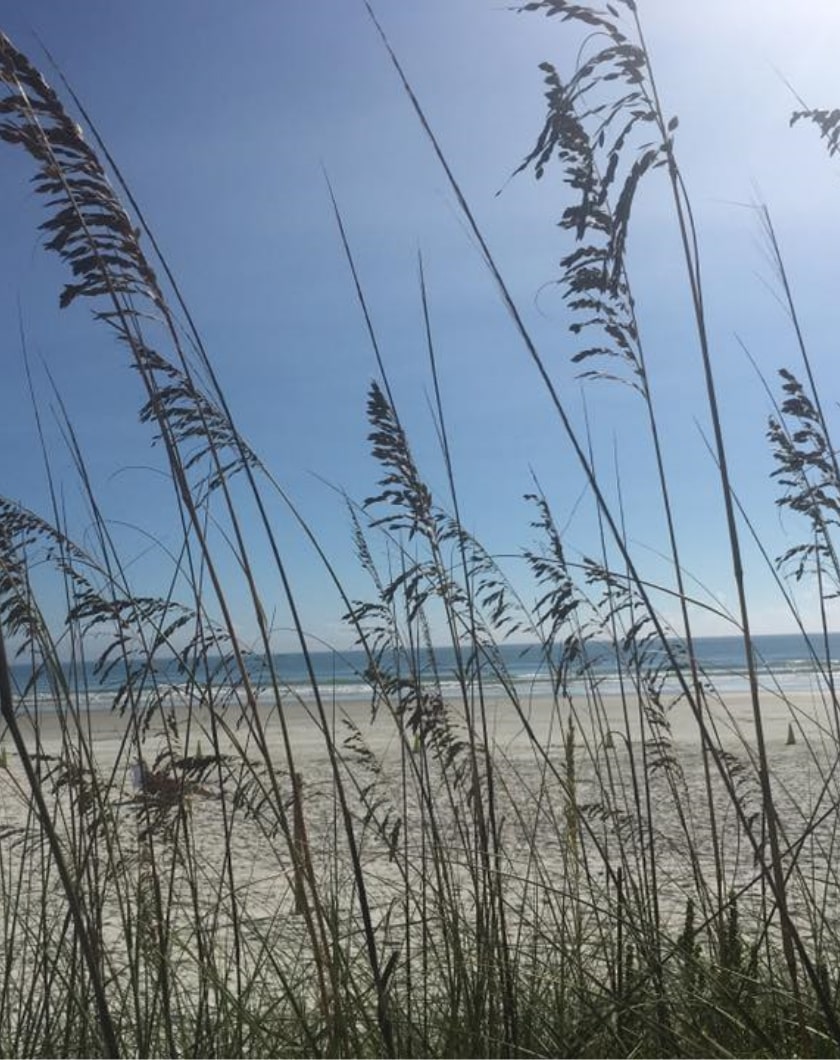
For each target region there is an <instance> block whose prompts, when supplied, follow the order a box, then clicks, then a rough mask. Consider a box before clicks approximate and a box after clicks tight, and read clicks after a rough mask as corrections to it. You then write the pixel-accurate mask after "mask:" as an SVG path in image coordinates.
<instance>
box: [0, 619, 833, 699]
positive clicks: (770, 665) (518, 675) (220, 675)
mask: <svg viewBox="0 0 840 1060" xmlns="http://www.w3.org/2000/svg"><path fill="white" fill-rule="evenodd" d="M753 642H754V647H755V652H756V657H757V659H758V663H759V671H760V677H761V682H762V684H763V685H765V686H766V687H772V688H773V689H776V690H778V691H781V692H783V693H789V694H794V693H802V692H811V691H818V690H821V689H824V687H825V674H826V673H827V672H828V667H827V664H826V648H827V654H828V658H829V660H830V664H831V668H832V671H834V672H836V671H837V669H838V660H840V633H832V634H829V636H828V638H827V645H826V643H825V640H824V638H823V637H822V635H816V634H815V635H813V636H811V637H809V638H807V639H806V637H803V636H802V635H799V634H773V635H762V636H756V637H754V639H753ZM695 647H696V652H697V657H698V659H699V662H700V665H701V667H702V670H703V672H704V674H705V677H706V678H707V680H708V681H710V682H711V683H713V684H714V687H715V688H716V689H717V690H718V691H719V692H720V693H721V694H722V695H725V694H726V693H727V692H741V691H746V690H747V687H748V685H747V678H746V661H745V654H744V644H743V641H742V640H741V638H739V637H698V638H697V639H696V641H695ZM497 652H498V658H499V659H500V660H501V662H502V663H503V665H504V668H505V671H506V673H507V675H508V679H509V680H511V681H512V682H513V683H514V685H515V686H516V688H517V690H518V691H519V693H520V694H521V695H523V696H533V697H538V696H541V695H550V694H551V692H552V679H551V675H550V673H549V670H548V667H547V665H546V662H545V659H544V658H543V657H542V655H541V650H540V648H539V647H538V646H537V645H527V644H503V645H501V646H499V648H498V649H497ZM588 652H589V655H588V662H589V680H590V681H591V680H594V681H596V682H597V684H598V688H599V689H600V691H601V692H602V693H603V694H604V695H609V694H610V693H612V692H617V691H618V690H619V684H618V675H617V667H616V659H615V654H614V651H613V650H612V649H611V648H610V645H609V644H608V643H607V642H599V641H592V642H590V644H589V647H588ZM815 656H816V659H815ZM557 657H558V658H559V650H558V656H557ZM657 659H658V661H659V662H661V663H663V664H664V660H665V656H664V653H662V652H661V649H660V651H659V653H658V654H657V653H652V654H651V656H650V657H649V661H653V662H656V661H657ZM273 661H274V667H275V671H276V673H277V675H278V677H279V680H280V681H281V683H282V685H283V687H284V688H286V689H288V690H290V691H291V692H293V693H297V694H298V695H301V696H304V697H305V696H306V694H307V692H308V690H309V688H310V682H309V675H308V671H307V665H306V660H305V658H304V656H303V655H302V654H301V653H298V652H279V653H276V654H275V655H274V656H273ZM310 661H311V663H312V666H313V669H314V673H315V676H316V679H317V681H318V683H319V686H320V688H321V691H322V694H325V695H327V696H329V697H331V698H334V699H338V700H344V701H347V700H349V701H360V700H365V699H367V698H369V696H370V685H369V683H368V682H367V680H366V679H365V670H366V668H367V665H368V660H367V657H366V655H365V653H364V652H362V651H358V650H345V651H338V650H336V651H323V650H319V651H313V652H311V654H310ZM386 662H387V660H386V661H385V662H383V666H384V665H385V664H386ZM248 666H249V670H250V673H251V677H252V679H253V682H254V684H255V685H256V687H258V688H265V687H266V684H267V667H266V663H265V659H264V658H262V657H259V656H250V657H249V658H248ZM208 670H209V672H211V673H213V674H214V680H215V681H216V682H217V683H218V684H220V685H226V684H230V683H231V680H232V679H231V677H230V674H229V672H228V673H226V672H225V669H224V667H223V666H222V663H221V660H213V659H210V660H209V662H208ZM424 670H425V671H426V672H427V673H428V674H429V675H430V676H431V675H432V674H433V672H434V673H436V675H437V679H438V681H439V684H440V688H441V692H442V693H443V694H444V695H446V694H447V693H453V694H454V693H455V692H456V691H457V689H458V684H457V681H456V674H457V663H456V657H455V652H454V651H453V649H452V648H451V647H449V648H436V649H435V651H434V662H432V659H431V657H428V658H426V661H425V663H424ZM66 673H67V678H68V682H69V683H70V685H71V687H73V686H74V685H75V686H77V687H84V688H85V689H86V694H87V697H88V701H89V704H90V707H91V709H94V710H96V709H109V708H110V707H111V706H112V705H113V701H114V696H115V694H116V692H117V691H118V689H119V688H120V686H121V685H122V684H123V683H124V680H125V674H124V670H123V669H122V667H121V666H115V667H114V668H113V669H112V670H111V671H110V672H109V673H107V674H104V675H103V674H102V673H101V672H99V671H97V669H96V667H95V666H94V664H93V663H86V664H84V666H77V667H75V668H72V667H70V666H67V667H66ZM12 677H13V681H14V684H15V687H16V690H17V692H18V693H19V694H21V695H22V694H24V693H26V695H27V696H29V695H31V694H32V692H33V686H32V681H31V669H30V668H29V667H28V666H27V665H25V664H22V663H17V664H15V665H14V666H13V667H12ZM155 679H156V681H157V683H158V684H160V683H164V684H167V685H170V686H173V687H176V688H177V686H179V685H181V684H183V683H184V681H185V677H184V674H183V672H181V671H180V670H179V669H178V667H177V665H176V663H175V662H174V661H173V660H166V659H161V660H160V661H159V662H157V664H156V669H155ZM482 679H483V687H484V691H485V693H487V694H488V695H491V696H492V695H493V694H494V693H497V692H498V693H500V692H501V691H502V688H501V684H500V682H499V679H498V676H497V675H496V674H495V673H494V671H493V668H492V666H491V665H490V663H489V662H487V661H485V662H484V663H483V664H482ZM570 688H571V690H572V691H573V692H574V691H575V690H576V689H577V688H579V689H580V690H582V689H583V682H582V680H581V679H580V678H575V677H572V679H571V681H570ZM664 688H665V690H666V691H668V690H671V691H676V690H677V688H678V685H677V683H676V681H675V680H674V679H673V677H670V676H669V675H668V674H667V668H666V672H665V674H664ZM35 690H37V692H38V693H39V696H40V697H41V706H42V707H44V706H46V707H47V708H48V706H49V698H50V696H49V688H48V687H47V685H46V682H45V681H43V680H39V681H38V682H36V685H35Z"/></svg>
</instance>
